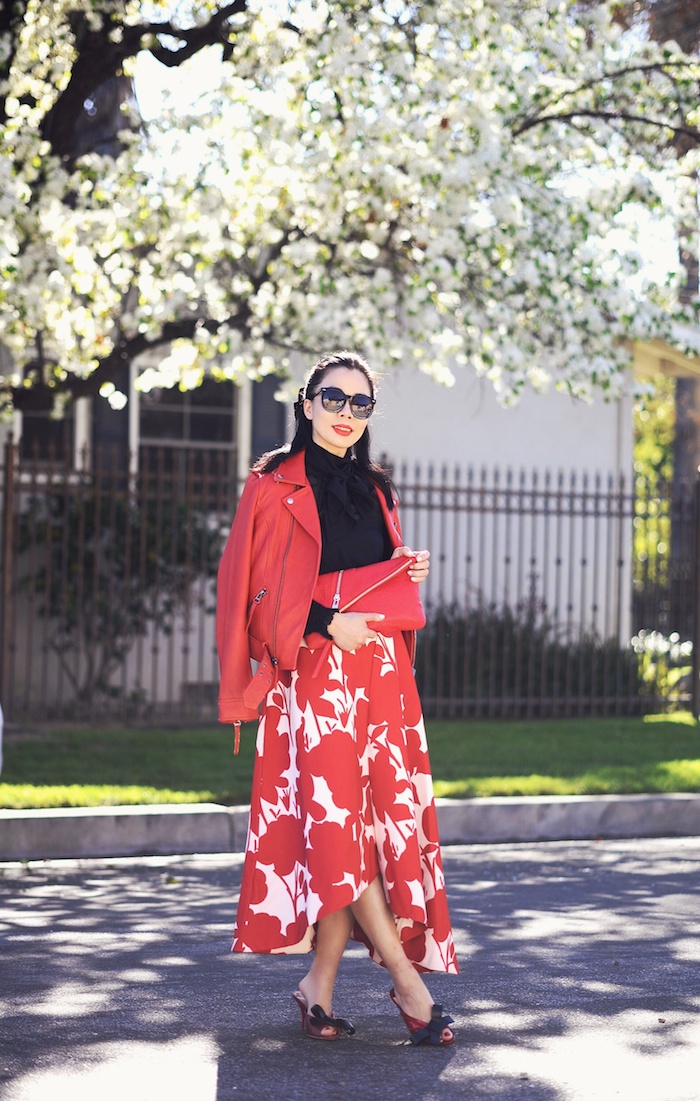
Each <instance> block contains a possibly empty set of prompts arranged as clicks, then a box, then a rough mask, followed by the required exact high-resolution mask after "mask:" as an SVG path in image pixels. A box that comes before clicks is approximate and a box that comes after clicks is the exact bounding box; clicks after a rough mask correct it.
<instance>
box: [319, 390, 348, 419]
mask: <svg viewBox="0 0 700 1101" xmlns="http://www.w3.org/2000/svg"><path fill="white" fill-rule="evenodd" d="M321 403H322V405H323V408H324V409H326V410H327V411H328V412H329V413H339V412H340V410H341V409H342V408H343V406H344V405H345V394H344V393H343V391H342V390H336V388H335V387H334V386H327V387H326V389H325V390H323V392H322V394H321Z"/></svg>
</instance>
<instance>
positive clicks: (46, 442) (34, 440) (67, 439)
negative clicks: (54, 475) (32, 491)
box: [19, 402, 75, 465]
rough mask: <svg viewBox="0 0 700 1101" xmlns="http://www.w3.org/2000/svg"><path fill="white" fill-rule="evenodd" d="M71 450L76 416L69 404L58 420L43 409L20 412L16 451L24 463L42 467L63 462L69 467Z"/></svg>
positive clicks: (71, 456) (73, 443)
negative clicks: (20, 421) (25, 461)
mask: <svg viewBox="0 0 700 1101" xmlns="http://www.w3.org/2000/svg"><path fill="white" fill-rule="evenodd" d="M74 447H75V416H74V406H73V403H72V402H71V403H70V404H69V405H68V406H67V408H66V411H65V415H64V416H63V417H61V418H60V419H58V418H56V417H53V416H51V414H50V412H49V411H48V410H44V409H41V410H40V409H26V410H24V411H23V412H22V435H21V438H20V445H19V449H20V455H21V457H22V458H23V459H26V460H28V461H29V462H36V463H41V464H42V465H51V464H53V463H65V462H66V461H69V462H70V464H71V465H72V458H73V450H74Z"/></svg>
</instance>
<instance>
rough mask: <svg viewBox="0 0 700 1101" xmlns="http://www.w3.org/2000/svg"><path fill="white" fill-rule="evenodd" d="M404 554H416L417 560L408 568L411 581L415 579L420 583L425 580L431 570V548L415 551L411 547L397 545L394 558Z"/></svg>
mask: <svg viewBox="0 0 700 1101" xmlns="http://www.w3.org/2000/svg"><path fill="white" fill-rule="evenodd" d="M403 555H406V556H411V555H415V557H416V560H415V562H414V563H413V565H412V566H409V568H408V576H409V577H410V578H411V581H415V582H416V584H417V585H420V583H421V581H425V579H426V577H427V576H428V573H429V571H430V562H429V561H428V559H429V558H430V551H429V550H422V551H413V550H411V548H410V547H397V548H396V550H395V551H394V553H393V554H392V556H391V557H392V558H401V557H402V556H403Z"/></svg>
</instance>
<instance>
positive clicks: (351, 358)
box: [253, 352, 394, 508]
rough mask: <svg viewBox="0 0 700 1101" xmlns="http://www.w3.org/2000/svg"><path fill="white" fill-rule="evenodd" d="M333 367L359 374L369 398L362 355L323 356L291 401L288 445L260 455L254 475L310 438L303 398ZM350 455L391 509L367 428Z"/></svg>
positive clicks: (370, 377) (389, 493) (300, 448)
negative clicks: (291, 428)
mask: <svg viewBox="0 0 700 1101" xmlns="http://www.w3.org/2000/svg"><path fill="white" fill-rule="evenodd" d="M335 367H347V368H348V369H349V370H351V371H360V372H361V373H362V374H363V375H364V376H365V378H366V379H367V382H368V383H369V392H370V395H371V397H374V396H375V389H376V387H375V382H374V376H373V375H372V372H371V370H370V368H369V364H368V363H367V361H366V360H365V359H364V358H363V357H362V356H360V355H358V354H357V352H330V353H328V354H326V355H322V356H321V358H320V359H319V360H318V361H317V363H316V364H315V366H314V368H313V369H312V371H311V374H310V375H309V377H308V378H307V380H306V384H305V385H304V386H302V388H301V390H300V391H299V393H298V395H297V400H296V401H295V402H294V422H295V431H294V438H293V439H292V442H291V443H289V444H285V445H284V446H283V447H277V448H275V450H274V451H267V452H266V453H265V454H264V455H261V456H260V458H259V459H258V460H257V462H255V463H254V465H253V470H254V471H255V472H256V473H259V474H270V473H271V472H272V471H273V470H276V469H277V467H278V466H279V465H280V463H282V462H284V460H285V459H287V458H289V456H290V455H296V454H298V452H300V451H303V450H304V449H305V448H306V447H307V446H308V444H309V443H310V442H311V440H312V438H313V435H312V426H311V421H310V420H309V419H308V417H306V416H304V401H305V400H306V398H307V397H310V396H311V395H312V394H315V393H316V392H317V391H318V389H319V387H320V386H321V384H322V383H323V380H324V378H325V377H326V375H327V374H328V372H329V371H332V370H333V369H334V368H335ZM351 453H352V457H353V459H354V460H355V462H356V463H357V465H358V467H359V468H360V470H361V471H362V473H363V474H364V475H365V477H367V478H369V479H370V481H372V482H374V484H375V485H377V486H379V488H380V489H381V491H382V493H383V494H384V496H385V497H386V500H387V504H388V506H389V508H393V507H394V499H393V496H392V487H391V481H390V479H389V475H388V474H387V472H386V471H385V470H384V469H383V467H381V466H380V465H379V464H378V463H375V462H374V460H373V459H372V458H371V457H370V436H369V427H367V428H365V430H364V432H363V433H362V435H361V436H360V438H359V440H358V441H357V443H355V444H353V446H352V449H351Z"/></svg>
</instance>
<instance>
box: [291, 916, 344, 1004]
mask: <svg viewBox="0 0 700 1101" xmlns="http://www.w3.org/2000/svg"><path fill="white" fill-rule="evenodd" d="M352 925H353V919H352V914H351V912H350V910H349V908H348V907H345V909H343V910H336V911H335V912H334V913H332V914H328V915H327V917H324V918H321V920H320V921H319V923H318V925H317V927H316V946H315V950H314V957H313V961H312V963H311V967H310V968H309V970H308V971H307V973H306V975H305V976H304V978H303V979H302V980H301V982H300V983H299V990H300V991H301V993H302V994H303V995H304V999H305V1001H306V1004H307V1005H308V1007H309V1009H310V1008H311V1006H313V1005H320V1006H321V1009H324V1010H325V1011H326V1013H328V1014H329V1015H331V1014H332V1012H333V987H334V986H335V978H336V975H337V973H338V966H339V964H340V960H341V957H342V955H343V952H344V951H345V946H346V944H347V943H348V938H349V937H350V932H351V930H352Z"/></svg>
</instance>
